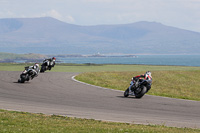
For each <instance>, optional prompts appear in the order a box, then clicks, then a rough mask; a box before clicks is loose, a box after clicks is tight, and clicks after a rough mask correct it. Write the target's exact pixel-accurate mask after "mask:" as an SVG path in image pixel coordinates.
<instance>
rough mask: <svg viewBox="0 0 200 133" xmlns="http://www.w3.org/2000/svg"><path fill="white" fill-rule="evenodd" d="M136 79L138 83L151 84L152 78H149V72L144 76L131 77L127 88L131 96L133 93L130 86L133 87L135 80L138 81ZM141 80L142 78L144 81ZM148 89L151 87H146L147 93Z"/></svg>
mask: <svg viewBox="0 0 200 133" xmlns="http://www.w3.org/2000/svg"><path fill="white" fill-rule="evenodd" d="M138 78H139V82H142V81H143V80H148V82H150V83H152V76H151V72H150V71H147V72H146V73H145V74H142V75H138V76H135V77H133V78H132V81H131V83H130V86H129V93H130V94H131V95H134V91H133V89H132V86H133V85H134V83H135V80H136V79H138ZM141 78H144V79H141ZM150 89H151V86H147V91H149V90H150Z"/></svg>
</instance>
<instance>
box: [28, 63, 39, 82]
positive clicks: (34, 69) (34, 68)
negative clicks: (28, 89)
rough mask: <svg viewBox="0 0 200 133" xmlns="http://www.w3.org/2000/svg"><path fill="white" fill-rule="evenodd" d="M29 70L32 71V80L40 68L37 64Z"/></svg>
mask: <svg viewBox="0 0 200 133" xmlns="http://www.w3.org/2000/svg"><path fill="white" fill-rule="evenodd" d="M28 68H29V69H32V70H33V75H32V76H31V77H32V78H34V77H37V76H38V74H39V72H40V68H39V64H38V63H35V64H34V65H33V66H29V67H28Z"/></svg>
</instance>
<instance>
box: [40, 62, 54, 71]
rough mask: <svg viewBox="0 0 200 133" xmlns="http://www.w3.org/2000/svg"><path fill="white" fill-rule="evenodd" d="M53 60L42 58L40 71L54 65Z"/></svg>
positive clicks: (49, 68)
mask: <svg viewBox="0 0 200 133" xmlns="http://www.w3.org/2000/svg"><path fill="white" fill-rule="evenodd" d="M54 65H55V61H54V60H53V61H49V60H44V61H43V63H42V65H41V70H40V72H45V71H46V70H49V71H50V70H51V68H52V67H54Z"/></svg>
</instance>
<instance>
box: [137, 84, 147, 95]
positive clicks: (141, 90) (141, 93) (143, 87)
mask: <svg viewBox="0 0 200 133" xmlns="http://www.w3.org/2000/svg"><path fill="white" fill-rule="evenodd" d="M146 92H147V87H146V86H142V87H141V88H139V90H138V89H136V90H135V91H134V93H135V97H136V98H142V97H143V96H144V94H145V93H146Z"/></svg>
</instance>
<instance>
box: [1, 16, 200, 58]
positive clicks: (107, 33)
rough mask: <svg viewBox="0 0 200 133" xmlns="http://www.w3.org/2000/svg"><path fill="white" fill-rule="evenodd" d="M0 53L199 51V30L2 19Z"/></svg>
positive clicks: (142, 23)
mask: <svg viewBox="0 0 200 133" xmlns="http://www.w3.org/2000/svg"><path fill="white" fill-rule="evenodd" d="M0 52H10V53H40V54H94V53H98V52H99V53H124V54H199V53H200V33H199V32H194V31H189V30H184V29H179V28H176V27H171V26H166V25H163V24H161V23H157V22H147V21H140V22H135V23H130V24H116V25H93V26H81V25H74V24H69V23H65V22H62V21H59V20H57V19H54V18H51V17H42V18H5V19H0Z"/></svg>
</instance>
